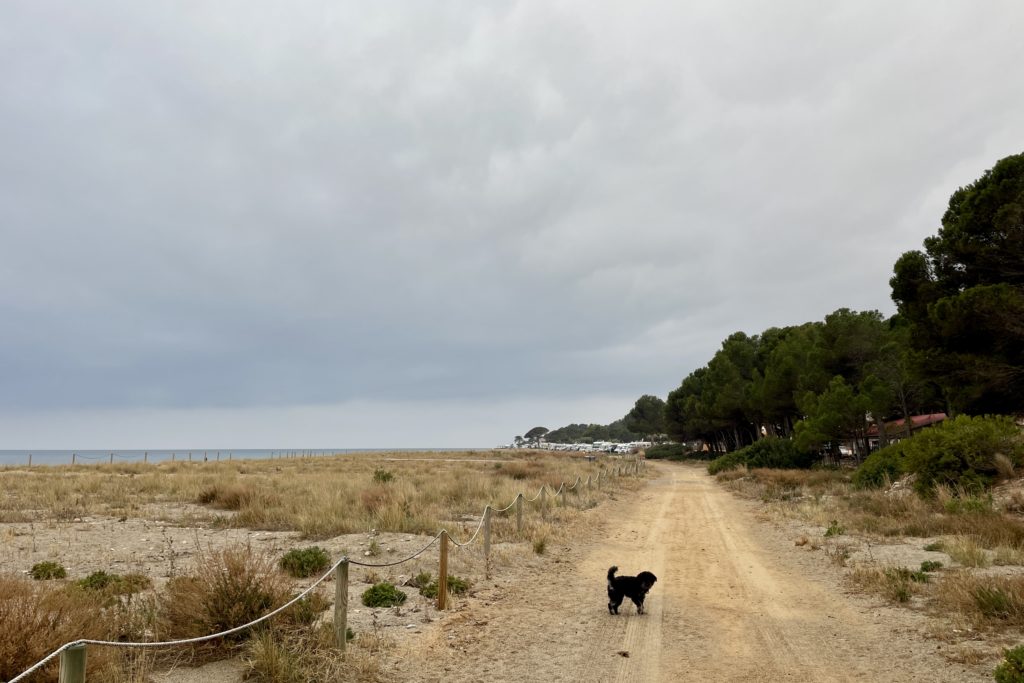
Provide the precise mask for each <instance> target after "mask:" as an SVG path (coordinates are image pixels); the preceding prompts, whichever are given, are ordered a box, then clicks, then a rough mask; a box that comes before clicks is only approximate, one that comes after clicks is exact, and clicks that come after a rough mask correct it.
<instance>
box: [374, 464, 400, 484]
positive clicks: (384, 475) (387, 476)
mask: <svg viewBox="0 0 1024 683" xmlns="http://www.w3.org/2000/svg"><path fill="white" fill-rule="evenodd" d="M394 479H395V475H394V474H393V473H391V472H389V471H388V470H384V469H380V468H378V469H375V470H374V471H373V481H374V482H376V483H378V484H386V483H388V482H389V481H394Z"/></svg>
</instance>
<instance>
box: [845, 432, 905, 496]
mask: <svg viewBox="0 0 1024 683" xmlns="http://www.w3.org/2000/svg"><path fill="white" fill-rule="evenodd" d="M902 443H903V442H900V443H894V444H892V445H891V446H886V447H885V448H882V449H879V450H877V451H875V452H874V453H872V454H871V455H869V456H868V457H867V458H865V459H864V462H862V463H861V464H860V467H858V468H857V470H856V471H855V472H854V473H853V485H854V486H855V487H857V488H861V489H868V488H872V489H876V488H879V487H882V486H885V485H887V484H888V483H889V482H890V481H895V480H897V479H899V478H900V477H902V476H903V472H904V470H903V461H904V457H903V447H902V445H901V444H902Z"/></svg>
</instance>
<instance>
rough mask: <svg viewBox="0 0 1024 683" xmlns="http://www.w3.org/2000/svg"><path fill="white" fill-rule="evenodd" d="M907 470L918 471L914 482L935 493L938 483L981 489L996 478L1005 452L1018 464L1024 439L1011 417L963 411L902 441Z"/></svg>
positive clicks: (1022, 458) (925, 491)
mask: <svg viewBox="0 0 1024 683" xmlns="http://www.w3.org/2000/svg"><path fill="white" fill-rule="evenodd" d="M902 445H903V449H904V454H905V458H906V462H905V465H906V470H907V471H908V472H912V473H915V474H916V475H917V481H916V482H915V484H914V486H915V488H916V489H917V491H918V492H919V493H922V494H925V495H931V493H932V491H933V489H934V487H935V486H936V485H937V484H946V485H948V486H952V487H959V488H961V489H963V490H965V491H969V492H971V491H974V492H977V491H980V490H981V489H982V488H984V487H985V486H987V485H989V484H991V483H992V482H993V481H995V480H996V479H997V478H998V476H999V472H1000V469H1005V467H1002V468H1001V467H1000V466H999V464H997V462H996V455H997V454H999V453H1002V454H1003V455H1004V456H1005V457H1006V458H1008V459H1009V460H1010V461H1011V462H1012V463H1014V464H1020V463H1021V462H1022V461H1024V440H1022V438H1021V434H1020V429H1019V428H1018V427H1017V425H1016V424H1014V422H1013V420H1012V419H1011V418H1009V417H991V416H986V417H972V416H970V415H960V416H957V417H956V418H954V419H951V420H946V421H945V422H942V423H941V424H939V425H937V426H935V427H932V428H931V429H926V430H924V431H922V432H919V433H918V434H917V435H915V436H914V437H912V438H910V439H907V440H906V441H904V442H902Z"/></svg>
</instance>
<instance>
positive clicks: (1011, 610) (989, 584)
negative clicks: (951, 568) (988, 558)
mask: <svg viewBox="0 0 1024 683" xmlns="http://www.w3.org/2000/svg"><path fill="white" fill-rule="evenodd" d="M935 604H936V605H937V606H939V607H941V608H943V609H945V610H946V611H949V612H952V613H954V614H957V615H959V616H961V617H963V618H964V619H966V620H967V621H969V622H970V623H971V624H972V625H973V626H974V627H975V628H985V627H996V626H998V627H1000V628H1002V627H1005V626H1012V627H1016V628H1020V627H1022V626H1024V576H977V575H974V574H971V573H970V572H968V571H957V572H950V573H949V574H948V575H947V576H946V578H945V579H943V580H942V581H941V582H940V583H939V585H938V586H937V587H936V590H935Z"/></svg>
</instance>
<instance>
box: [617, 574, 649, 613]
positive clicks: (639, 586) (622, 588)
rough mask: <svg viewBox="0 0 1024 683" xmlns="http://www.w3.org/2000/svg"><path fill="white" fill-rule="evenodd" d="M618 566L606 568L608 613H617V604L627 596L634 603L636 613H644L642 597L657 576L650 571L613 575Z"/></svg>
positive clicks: (645, 595)
mask: <svg viewBox="0 0 1024 683" xmlns="http://www.w3.org/2000/svg"><path fill="white" fill-rule="evenodd" d="M617 571H619V568H618V567H612V568H611V569H609V570H608V614H618V613H619V605H621V604H622V601H623V600H624V599H625V598H629V599H630V600H632V601H633V604H634V605H636V613H637V614H643V613H644V598H645V597H647V591H649V590H651V587H652V586H653V585H654V582H655V581H657V580H658V577H657V576H655V575H654V574H652V573H650V572H640V573H639V574H637V575H636V576H615V572H617Z"/></svg>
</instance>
